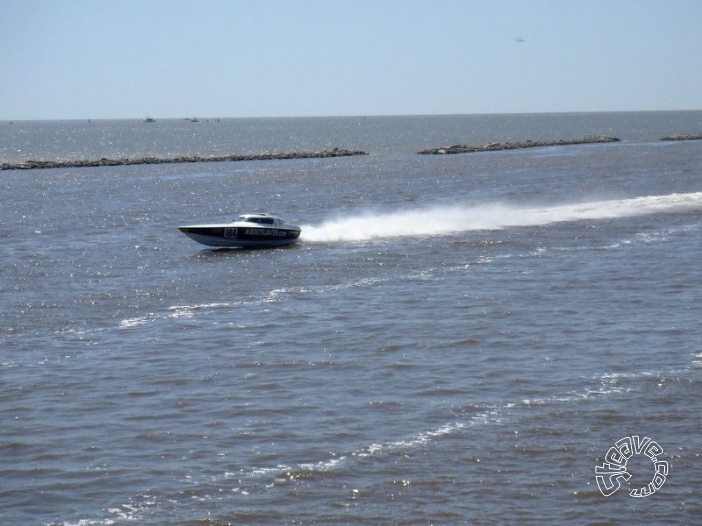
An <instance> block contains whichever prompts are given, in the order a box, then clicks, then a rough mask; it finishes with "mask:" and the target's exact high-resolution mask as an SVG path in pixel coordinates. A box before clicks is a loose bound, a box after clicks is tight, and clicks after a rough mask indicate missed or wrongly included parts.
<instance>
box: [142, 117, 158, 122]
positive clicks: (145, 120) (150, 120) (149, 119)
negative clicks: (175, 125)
mask: <svg viewBox="0 0 702 526" xmlns="http://www.w3.org/2000/svg"><path fill="white" fill-rule="evenodd" d="M144 122H156V119H152V118H151V117H146V119H144Z"/></svg>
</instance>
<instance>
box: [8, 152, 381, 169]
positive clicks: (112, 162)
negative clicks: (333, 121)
mask: <svg viewBox="0 0 702 526" xmlns="http://www.w3.org/2000/svg"><path fill="white" fill-rule="evenodd" d="M353 155H368V154H367V153H366V152H362V151H360V150H343V149H339V148H334V149H333V150H321V151H318V152H288V153H262V154H245V155H220V156H211V157H201V156H198V155H189V156H181V157H165V158H161V157H138V158H131V159H130V158H121V159H106V158H104V157H103V158H102V159H98V160H82V161H81V160H76V161H32V160H29V161H23V162H17V163H2V164H0V170H35V169H41V168H87V167H97V166H125V165H132V164H175V163H213V162H226V161H230V162H232V161H273V160H283V159H320V158H327V157H350V156H353Z"/></svg>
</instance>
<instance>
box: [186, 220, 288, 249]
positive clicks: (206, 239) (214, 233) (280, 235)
mask: <svg viewBox="0 0 702 526" xmlns="http://www.w3.org/2000/svg"><path fill="white" fill-rule="evenodd" d="M179 230H180V231H181V232H183V233H184V234H185V235H186V236H188V237H190V238H191V239H193V240H195V241H197V242H198V243H201V244H203V245H207V246H210V247H231V248H234V247H251V248H265V247H281V246H287V245H292V244H293V243H295V242H297V240H298V239H299V238H300V230H299V229H289V228H264V227H256V226H224V225H212V226H182V227H180V228H179Z"/></svg>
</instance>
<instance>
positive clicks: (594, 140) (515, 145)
mask: <svg viewBox="0 0 702 526" xmlns="http://www.w3.org/2000/svg"><path fill="white" fill-rule="evenodd" d="M620 140H621V139H618V138H617V137H609V136H606V135H598V136H591V137H584V138H583V139H575V140H563V139H560V140H557V141H531V140H527V141H519V142H505V143H500V142H491V143H488V144H483V145H470V144H457V145H454V146H441V147H439V148H431V149H428V150H422V151H421V152H418V153H419V154H420V155H445V154H456V153H474V152H497V151H502V150H523V149H525V148H542V147H546V146H570V145H574V144H602V143H610V142H619V141H620Z"/></svg>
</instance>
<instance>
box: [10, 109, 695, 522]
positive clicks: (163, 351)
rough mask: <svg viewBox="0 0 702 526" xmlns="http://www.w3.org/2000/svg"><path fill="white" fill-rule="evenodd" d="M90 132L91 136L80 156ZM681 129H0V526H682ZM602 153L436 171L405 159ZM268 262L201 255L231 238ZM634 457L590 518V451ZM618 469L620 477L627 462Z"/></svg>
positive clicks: (380, 121) (691, 300) (324, 124)
mask: <svg viewBox="0 0 702 526" xmlns="http://www.w3.org/2000/svg"><path fill="white" fill-rule="evenodd" d="M89 127H92V129H95V128H98V129H99V130H100V131H99V132H94V133H91V132H90V128H89ZM701 128H702V114H701V113H700V112H686V113H664V114H609V115H607V114H601V115H555V116H485V117H469V116H465V117H459V116H454V117H424V118H423V117H415V118H412V117H403V118H393V117H388V118H379V117H378V118H369V119H363V118H358V119H351V118H346V119H282V120H275V119H269V120H261V121H256V120H247V121H221V122H214V121H213V122H201V123H186V122H182V121H161V122H158V123H155V124H153V125H149V124H145V123H140V122H136V121H134V122H128V121H125V122H105V121H103V122H92V123H90V124H87V123H75V122H63V123H14V124H12V125H10V124H9V123H0V137H2V138H3V139H2V141H1V143H0V144H1V146H0V152H1V153H0V160H6V161H14V160H23V159H28V158H49V159H53V158H82V157H90V158H99V157H102V156H106V157H109V156H114V155H115V154H121V155H140V154H143V155H153V154H158V155H163V154H164V153H172V154H174V155H176V154H182V153H195V154H209V153H212V154H215V153H239V151H243V150H246V151H249V152H254V153H256V152H261V151H268V150H269V151H290V150H293V149H305V150H307V149H318V148H319V149H321V148H323V147H336V146H338V147H354V148H356V147H360V148H363V149H365V150H366V151H369V153H370V155H369V156H365V157H355V158H344V159H331V160H330V159H318V160H295V161H270V162H269V161H266V162H243V163H217V164H199V165H198V164H196V165H161V166H125V167H106V168H94V169H93V168H85V169H59V170H37V171H26V172H2V173H0V195H1V196H2V197H1V201H0V240H1V243H2V251H0V271H1V272H2V274H1V276H0V414H1V415H2V423H3V425H2V433H0V481H1V485H0V523H2V524H50V525H64V524H68V525H77V524H80V525H88V524H152V525H161V524H164V525H166V524H168V525H170V524H184V525H203V524H207V525H224V524H368V525H371V524H530V523H544V524H564V523H569V524H593V523H598V524H615V523H619V522H622V521H623V522H645V523H658V524H663V523H666V524H699V523H701V522H702V504H701V499H700V490H699V488H700V487H702V458H701V456H700V455H701V453H702V447H701V446H702V439H701V438H700V431H702V429H701V427H702V412H701V409H702V404H701V403H700V400H699V399H700V393H701V392H702V389H701V387H702V328H701V324H700V321H699V320H700V319H702V301H700V299H701V298H702V264H701V263H700V259H699V256H700V247H702V142H684V143H660V142H658V141H657V138H659V137H662V136H664V135H667V134H671V133H691V132H699V131H700V129H701ZM599 133H609V134H611V135H617V136H619V137H620V138H622V139H623V142H622V143H618V144H609V145H591V146H569V147H562V148H543V149H534V150H524V151H510V152H493V153H484V154H482V153H481V154H470V155H456V156H438V157H434V156H418V155H416V154H415V153H414V152H416V151H418V150H420V149H422V148H424V147H434V146H439V145H442V144H455V143H466V142H470V143H475V142H477V143H481V142H487V141H492V140H524V139H529V138H531V139H557V138H580V137H582V136H585V135H591V134H599ZM258 210H263V211H271V212H277V213H280V214H281V215H283V216H284V217H286V218H287V219H289V220H290V221H292V222H296V223H298V224H301V225H302V226H303V234H302V240H301V241H300V242H299V243H298V244H297V245H295V246H293V247H290V248H285V249H274V250H259V251H250V250H229V251H217V250H207V249H205V248H204V247H201V246H200V245H197V244H195V243H194V242H192V241H191V240H189V239H188V238H186V237H185V236H183V235H182V234H180V233H179V232H178V231H177V229H176V227H177V226H178V225H179V224H186V223H194V222H209V221H220V220H223V219H229V218H233V217H234V216H236V215H237V214H238V213H240V212H247V211H258ZM632 435H640V436H641V437H644V436H647V437H650V438H651V439H653V440H655V441H657V442H658V443H659V444H660V446H661V447H662V448H663V449H664V453H663V455H662V456H661V457H660V458H661V459H662V460H665V461H667V462H668V465H669V472H668V476H667V479H666V481H665V484H664V485H663V486H662V487H661V488H660V490H659V491H657V492H656V493H655V494H654V495H651V496H649V497H647V498H632V497H630V496H629V495H628V493H629V489H631V488H637V487H641V486H645V485H646V484H647V483H648V482H649V481H650V480H651V478H652V476H653V475H654V473H655V470H654V468H653V464H652V463H651V462H650V461H648V459H646V458H645V457H643V456H642V455H637V456H636V457H634V458H632V459H631V461H630V465H629V467H630V469H631V473H632V478H631V479H630V480H629V482H623V483H622V489H621V491H618V492H617V493H615V494H614V495H612V496H610V497H605V496H603V495H602V493H601V492H600V490H599V489H598V486H597V483H596V481H595V468H596V466H598V465H602V463H603V462H604V458H605V455H606V454H607V452H608V450H609V448H610V447H612V446H614V444H615V442H616V441H618V440H620V439H621V438H623V437H628V436H632ZM642 459H643V460H642Z"/></svg>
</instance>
